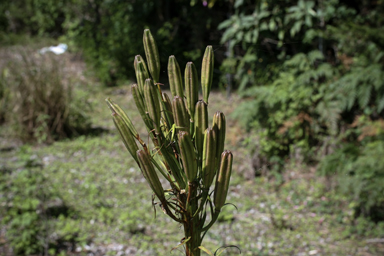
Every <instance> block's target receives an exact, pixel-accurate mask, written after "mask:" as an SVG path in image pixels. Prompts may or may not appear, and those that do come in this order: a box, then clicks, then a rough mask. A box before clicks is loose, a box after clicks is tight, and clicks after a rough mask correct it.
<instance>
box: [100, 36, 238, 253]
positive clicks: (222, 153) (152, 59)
mask: <svg viewBox="0 0 384 256" xmlns="http://www.w3.org/2000/svg"><path fill="white" fill-rule="evenodd" d="M143 43H144V48H145V55H146V59H147V63H148V69H147V64H146V62H145V61H144V59H143V58H142V57H141V56H140V55H137V56H136V57H135V63H134V65H135V70H136V77H137V84H134V85H132V87H131V88H132V94H133V97H134V100H135V103H136V107H137V110H138V112H139V113H140V115H141V117H142V119H143V121H144V123H145V126H146V128H147V130H148V133H149V134H148V136H150V137H151V139H152V142H153V144H154V149H153V150H151V149H150V148H148V146H147V144H146V143H145V142H144V141H143V140H142V139H141V138H140V135H139V134H138V132H137V131H136V129H135V127H134V126H133V124H132V121H131V120H130V119H129V118H128V116H127V115H126V114H125V112H124V111H122V110H121V108H120V107H119V106H118V105H116V104H115V103H113V102H112V101H111V100H109V99H107V103H108V105H109V107H110V109H111V111H112V116H113V121H114V123H115V125H116V128H117V129H118V130H119V133H120V135H121V138H122V140H123V142H124V145H125V147H126V148H127V150H128V152H129V153H130V154H131V156H132V157H133V158H134V159H135V161H136V162H137V164H138V165H139V167H140V169H141V172H142V173H143V176H144V178H145V179H146V180H147V182H148V184H149V186H150V187H151V189H152V191H153V193H154V195H156V197H157V199H158V200H159V201H160V207H161V209H162V210H163V211H164V213H165V214H167V215H168V216H169V217H171V219H172V220H174V221H175V222H177V223H180V224H181V225H183V227H184V233H185V236H184V238H183V239H182V240H181V241H182V243H181V244H180V245H179V246H181V245H185V254H186V255H188V256H193V255H196V256H197V255H200V254H201V251H200V250H202V251H205V252H207V253H209V254H210V255H213V254H212V253H211V252H209V250H207V249H206V248H205V247H204V246H202V241H203V238H204V236H205V234H206V233H207V232H208V230H209V228H210V227H211V226H212V225H213V224H214V223H215V222H216V221H217V219H218V217H219V215H220V212H221V209H222V207H223V206H224V203H225V200H226V197H227V193H228V188H229V181H230V178H231V172H232V162H233V155H232V153H231V151H228V150H224V144H225V130H226V122H225V116H224V114H223V113H222V112H220V111H218V112H216V113H215V115H214V117H213V124H212V127H209V126H208V107H207V106H208V98H209V94H210V91H211V87H212V80H213V49H212V46H207V48H206V50H205V53H204V58H203V63H202V70H201V86H202V91H203V99H204V101H203V100H200V101H199V100H198V97H199V95H198V93H199V79H198V74H197V70H196V67H195V65H194V64H193V62H188V63H187V64H186V67H185V73H184V83H183V82H182V79H181V78H182V76H181V71H180V67H179V64H178V63H177V61H176V58H175V56H173V55H172V56H170V57H169V63H168V77H169V83H170V86H171V93H172V96H173V100H172V101H171V100H170V98H169V96H168V94H166V93H165V92H162V91H161V89H160V83H159V71H160V58H159V52H158V49H157V45H156V42H155V40H154V38H153V36H152V34H151V32H150V31H149V30H148V29H146V30H144V39H143ZM148 70H149V71H150V74H151V76H152V79H151V78H150V76H149V73H148ZM184 95H185V97H186V102H185V101H184ZM136 141H137V142H138V143H139V144H140V145H141V147H142V149H139V147H138V146H137V144H136ZM151 152H153V153H151ZM156 170H157V171H158V172H159V173H160V174H161V175H162V176H163V178H164V179H166V180H167V181H168V182H169V186H170V188H167V189H164V188H163V185H162V184H161V183H160V180H159V177H158V174H157V171H156ZM215 176H216V179H215ZM214 179H215V180H216V182H215V185H214V187H215V188H214V191H213V193H214V194H213V196H210V195H211V194H212V191H210V190H211V189H210V187H211V185H212V183H213V181H214ZM208 206H209V209H210V216H211V218H210V219H207V212H208ZM206 222H207V223H206Z"/></svg>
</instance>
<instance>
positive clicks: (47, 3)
mask: <svg viewBox="0 0 384 256" xmlns="http://www.w3.org/2000/svg"><path fill="white" fill-rule="evenodd" d="M204 3H205V1H192V0H191V1H182V0H161V1H157V0H145V1H142V0H134V1H129V2H126V1H107V0H95V1H91V0H87V1H80V0H60V1H54V0H27V1H21V0H16V1H10V2H7V3H6V4H4V5H2V6H1V7H0V10H1V13H0V28H2V27H3V28H4V32H5V33H0V41H3V42H4V41H5V42H10V41H11V42H12V41H13V39H12V38H14V36H13V34H20V33H28V34H30V35H32V36H36V35H37V36H50V37H55V38H60V40H63V41H66V42H67V43H68V44H69V45H70V49H72V50H78V51H80V52H82V53H83V54H84V56H85V59H86V60H87V62H88V64H89V66H91V67H93V68H95V71H96V72H95V75H96V76H97V77H98V78H99V79H100V80H101V81H102V82H103V83H104V84H106V85H109V86H112V85H116V83H117V82H118V80H120V79H122V80H127V79H131V78H133V77H134V73H133V72H132V70H133V59H134V57H135V55H136V54H137V53H142V49H141V47H140V44H138V43H137V42H136V41H135V40H134V38H138V37H140V36H141V31H142V29H143V28H145V27H150V28H152V29H154V30H156V31H158V32H157V35H156V36H157V37H158V38H159V39H161V44H160V45H159V47H160V48H161V49H162V51H164V52H170V51H172V53H174V54H175V55H177V56H180V57H179V60H181V61H182V62H183V63H184V62H185V63H186V62H187V61H196V60H197V59H198V58H200V57H201V55H202V52H201V51H199V50H195V49H201V48H202V47H204V46H205V45H206V44H207V43H206V42H207V41H210V43H211V44H218V43H219V39H220V38H219V37H220V35H219V34H218V33H216V32H215V29H216V27H217V25H218V24H219V23H220V22H221V21H222V20H223V19H224V18H225V17H226V15H227V13H228V7H229V5H228V4H227V3H226V1H208V3H207V4H204ZM1 31H3V30H1ZM171 49H172V50H171ZM163 57H164V58H163ZM167 57H168V56H167V55H164V56H162V63H163V64H165V63H166V59H165V58H167ZM164 66H165V65H164ZM198 68H199V67H198Z"/></svg>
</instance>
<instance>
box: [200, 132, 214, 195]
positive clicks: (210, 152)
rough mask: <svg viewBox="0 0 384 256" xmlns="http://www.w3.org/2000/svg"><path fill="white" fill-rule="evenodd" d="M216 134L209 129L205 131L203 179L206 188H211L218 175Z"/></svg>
mask: <svg viewBox="0 0 384 256" xmlns="http://www.w3.org/2000/svg"><path fill="white" fill-rule="evenodd" d="M216 147H217V145H216V133H215V130H214V129H212V128H211V127H209V128H208V129H207V130H206V131H205V137H204V151H203V161H202V179H203V185H204V187H205V188H209V187H210V186H211V184H212V182H213V178H214V177H215V174H216Z"/></svg>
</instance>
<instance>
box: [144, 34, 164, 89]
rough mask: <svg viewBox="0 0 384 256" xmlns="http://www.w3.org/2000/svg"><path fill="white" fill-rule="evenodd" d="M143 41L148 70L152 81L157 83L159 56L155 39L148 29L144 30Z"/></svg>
mask: <svg viewBox="0 0 384 256" xmlns="http://www.w3.org/2000/svg"><path fill="white" fill-rule="evenodd" d="M143 43H144V50H145V56H146V58H147V63H148V68H149V72H151V75H152V78H153V81H154V82H155V83H158V82H159V76H160V56H159V51H158V50H157V45H156V42H155V39H154V38H153V36H152V34H151V31H150V30H149V29H146V30H144V36H143Z"/></svg>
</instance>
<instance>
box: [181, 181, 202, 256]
mask: <svg viewBox="0 0 384 256" xmlns="http://www.w3.org/2000/svg"><path fill="white" fill-rule="evenodd" d="M196 188H197V184H196V183H195V182H193V183H190V184H189V189H188V190H189V195H188V198H187V202H186V204H185V205H186V207H188V208H187V209H186V212H185V214H184V220H185V222H184V234H185V239H188V238H190V239H189V241H187V242H186V244H185V253H186V254H185V255H187V256H200V249H199V248H198V247H199V246H200V245H201V238H200V235H201V230H200V219H199V217H198V216H195V217H193V214H194V213H195V212H196V211H197V209H198V198H197V189H196Z"/></svg>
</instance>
